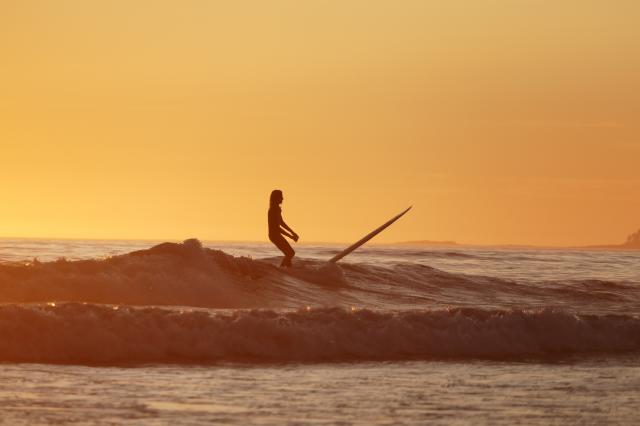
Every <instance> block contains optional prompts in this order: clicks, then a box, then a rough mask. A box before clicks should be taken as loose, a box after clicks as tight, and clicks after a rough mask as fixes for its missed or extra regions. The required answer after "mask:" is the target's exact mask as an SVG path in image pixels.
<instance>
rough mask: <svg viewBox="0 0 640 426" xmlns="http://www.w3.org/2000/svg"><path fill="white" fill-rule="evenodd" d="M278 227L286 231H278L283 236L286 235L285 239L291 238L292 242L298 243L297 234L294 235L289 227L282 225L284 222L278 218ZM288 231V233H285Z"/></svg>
mask: <svg viewBox="0 0 640 426" xmlns="http://www.w3.org/2000/svg"><path fill="white" fill-rule="evenodd" d="M280 226H281V227H282V228H284V229H286V231H285V230H284V229H282V228H281V229H280V232H281V233H282V234H284V235H286V236H287V237H289V238H291V239H292V240H293V241H298V238H299V237H298V234H296V232H295V231H294V230H293V229H291V228H289V225H287V224H286V223H284V220H282V218H280ZM287 231H289V232H290V233H289V232H287Z"/></svg>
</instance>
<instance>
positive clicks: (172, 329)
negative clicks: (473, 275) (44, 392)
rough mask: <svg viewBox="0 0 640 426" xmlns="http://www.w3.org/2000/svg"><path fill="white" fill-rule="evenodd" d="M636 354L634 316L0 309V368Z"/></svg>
mask: <svg viewBox="0 0 640 426" xmlns="http://www.w3.org/2000/svg"><path fill="white" fill-rule="evenodd" d="M638 351H640V318H637V317H633V316H625V315H620V316H580V315H572V314H568V313H566V312H562V311H552V310H541V311H522V310H509V311H505V310H482V309H464V308H456V309H447V310H433V311H402V312H376V311H370V310H350V309H342V308H323V309H302V310H298V311H288V312H283V311H274V310H240V311H234V312H217V313H215V312H210V311H206V310H201V311H198V310H193V309H191V310H179V309H168V308H159V307H146V308H141V307H138V308H136V307H131V306H120V307H117V306H105V305H90V304H77V303H68V304H62V305H57V306H53V305H52V304H50V305H5V306H2V307H0V362H35V363H62V364H65V363H73V364H105V365H120V364H144V363H178V364H190V363H216V362H251V363H260V362H269V363H273V362H276V363H281V362H341V361H366V360H376V361H381V360H416V359H498V360H504V359H507V360H526V359H538V358H562V357H569V356H585V355H590V354H627V353H634V352H638Z"/></svg>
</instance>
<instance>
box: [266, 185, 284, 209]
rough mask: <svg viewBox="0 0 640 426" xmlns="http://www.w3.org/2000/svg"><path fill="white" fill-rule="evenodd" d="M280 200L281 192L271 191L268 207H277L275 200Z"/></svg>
mask: <svg viewBox="0 0 640 426" xmlns="http://www.w3.org/2000/svg"><path fill="white" fill-rule="evenodd" d="M281 199H282V191H280V190H279V189H274V190H273V191H271V196H269V205H271V206H273V205H277V204H278V203H277V202H276V200H281Z"/></svg>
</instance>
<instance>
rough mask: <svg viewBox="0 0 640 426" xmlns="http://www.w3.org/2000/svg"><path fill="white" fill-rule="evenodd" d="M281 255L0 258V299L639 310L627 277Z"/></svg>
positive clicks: (182, 252) (175, 251)
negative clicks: (287, 263)
mask: <svg viewBox="0 0 640 426" xmlns="http://www.w3.org/2000/svg"><path fill="white" fill-rule="evenodd" d="M443 255H444V256H449V253H448V252H447V253H444V254H443ZM277 261H278V260H277V259H275V258H274V259H262V260H256V259H252V258H249V257H235V256H231V255H229V254H226V253H224V252H223V251H220V250H212V249H208V248H203V247H202V245H201V244H200V242H199V241H197V240H187V241H185V242H184V243H182V244H175V243H163V244H159V245H157V246H155V247H152V248H150V249H146V250H139V251H134V252H131V253H127V254H123V255H119V256H113V257H109V258H105V259H89V260H76V261H66V260H64V259H62V260H58V261H53V262H37V261H34V262H31V263H29V264H17V263H14V264H0V303H42V302H50V301H53V302H89V303H101V304H126V305H171V306H193V307H208V308H268V309H282V308H284V309H296V308H299V307H301V306H307V305H310V306H314V307H335V306H338V307H351V306H357V307H369V308H375V309H390V310H398V309H425V308H434V307H450V306H456V307H469V308H477V307H481V308H484V309H512V308H518V309H539V308H557V309H562V310H565V311H568V312H580V313H593V314H604V313H628V312H640V286H639V285H637V283H630V282H624V281H606V280H595V279H587V280H577V279H562V280H555V281H554V280H543V281H537V282H531V281H522V280H511V279H506V278H498V277H492V276H482V275H478V274H476V275H471V274H465V273H451V272H445V271H442V270H439V269H436V268H432V267H430V266H426V265H423V264H420V263H415V262H411V261H405V262H394V263H381V264H376V263H374V264H371V263H348V262H344V263H340V264H338V265H335V264H332V265H326V264H324V263H323V262H321V261H319V260H312V259H296V268H295V269H293V270H291V271H282V270H281V269H279V268H277V267H276V266H275V265H276V264H277ZM535 273H536V272H535V269H532V270H531V275H533V276H535Z"/></svg>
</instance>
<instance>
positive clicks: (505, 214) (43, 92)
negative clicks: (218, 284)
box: [0, 0, 640, 245]
mask: <svg viewBox="0 0 640 426" xmlns="http://www.w3.org/2000/svg"><path fill="white" fill-rule="evenodd" d="M638 22H640V2H637V1H626V0H620V1H617V2H615V5H614V3H611V2H606V1H590V0H563V1H558V2H542V1H533V0H531V1H527V0H521V1H508V0H502V1H497V0H485V1H478V2H475V1H456V0H452V1H444V0H443V1H427V0H403V1H399V2H391V1H372V0H357V1H356V0H340V1H338V0H336V1H331V0H325V1H320V0H318V1H304V2H301V1H298V0H288V1H283V0H272V1H259V0H256V1H249V0H239V1H229V2H218V1H203V0H185V1H180V2H176V1H161V0H136V1H121V0H115V1H108V2H88V1H85V0H59V1H45V0H43V1H36V0H5V1H3V2H2V3H0V58H2V60H1V61H0V148H1V152H0V180H1V182H2V185H1V186H0V197H1V198H0V199H1V200H2V206H1V207H0V236H21V237H80V238H144V239H183V238H187V237H199V238H201V239H216V240H263V239H266V210H267V207H268V206H267V204H268V195H269V192H270V191H271V189H273V188H281V189H282V190H283V191H284V193H285V204H284V205H283V210H284V216H285V219H286V220H287V222H288V223H289V224H290V225H292V227H293V228H294V229H295V230H296V231H297V232H298V233H299V234H300V235H301V237H302V239H303V240H307V241H351V240H354V239H356V238H359V237H360V236H361V235H362V234H364V233H366V232H368V231H369V230H370V229H371V228H373V227H375V226H377V225H378V224H380V223H381V222H383V221H385V220H386V219H387V218H388V217H390V216H392V215H393V214H395V213H397V212H398V211H400V210H401V209H403V208H404V207H406V206H408V205H410V204H413V205H414V206H415V207H414V210H413V211H412V212H411V213H410V214H409V215H407V216H406V217H405V218H403V219H402V220H401V221H400V222H398V223H397V224H396V225H394V226H393V227H392V228H390V229H389V230H388V231H385V233H383V234H381V235H380V236H379V237H378V239H377V240H376V241H378V242H384V241H387V242H391V241H403V240H415V239H431V240H443V239H446V240H456V241H459V242H467V243H480V244H492V243H518V244H544V245H563V244H568V245H574V244H595V243H606V242H621V241H623V240H624V239H625V237H626V235H627V234H629V233H631V232H632V231H634V230H635V229H637V228H639V227H640V196H639V194H640V125H639V123H638V117H640V30H639V29H638V28H639V27H638Z"/></svg>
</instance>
